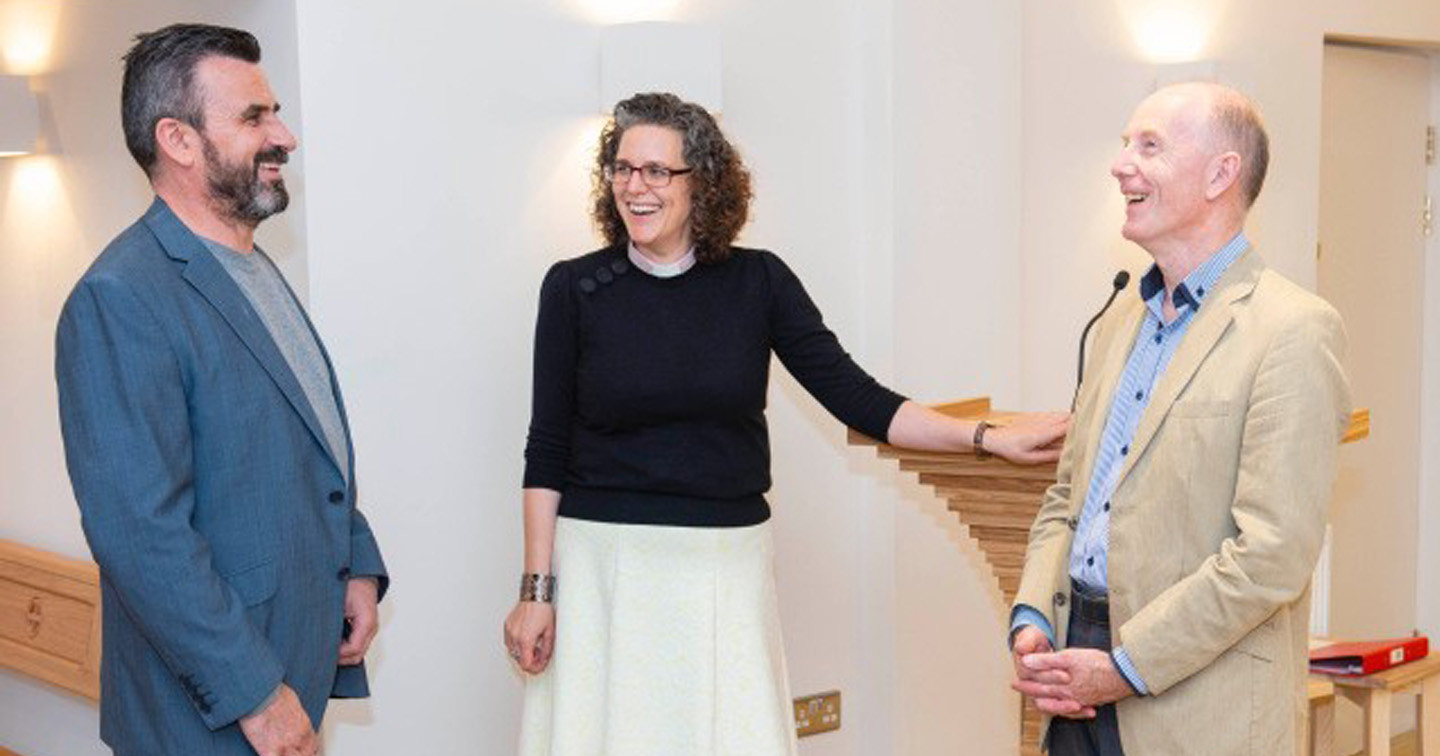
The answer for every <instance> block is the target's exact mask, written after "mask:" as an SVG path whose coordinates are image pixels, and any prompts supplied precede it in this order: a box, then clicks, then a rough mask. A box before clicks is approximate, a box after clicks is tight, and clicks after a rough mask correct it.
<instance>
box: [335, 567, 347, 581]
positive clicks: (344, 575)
mask: <svg viewBox="0 0 1440 756" xmlns="http://www.w3.org/2000/svg"><path fill="white" fill-rule="evenodd" d="M335 577H336V578H338V579H340V580H349V579H350V568H349V567H341V568H340V571H339V572H337V573H335Z"/></svg>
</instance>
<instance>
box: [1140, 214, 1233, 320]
mask: <svg viewBox="0 0 1440 756" xmlns="http://www.w3.org/2000/svg"><path fill="white" fill-rule="evenodd" d="M1249 249H1250V240H1249V239H1247V238H1245V232H1244V231H1241V232H1240V233H1238V234H1235V236H1234V238H1232V239H1231V240H1230V241H1229V242H1227V243H1226V244H1225V246H1223V247H1221V248H1220V250H1219V251H1218V252H1216V253H1215V254H1213V255H1211V256H1210V257H1209V258H1208V259H1206V260H1205V262H1203V263H1200V267H1198V268H1196V269H1195V270H1192V271H1190V275H1188V276H1186V277H1185V280H1184V281H1181V282H1180V285H1179V286H1176V287H1175V294H1174V300H1175V309H1177V310H1179V309H1181V308H1182V307H1188V308H1191V309H1199V307H1200V303H1201V302H1203V301H1204V300H1205V295H1206V294H1208V293H1210V291H1211V290H1212V289H1214V288H1215V282H1216V281H1218V280H1220V276H1222V275H1224V274H1225V271H1226V270H1227V269H1228V268H1229V267H1230V264H1231V263H1233V262H1235V261H1236V260H1237V259H1239V258H1240V255H1243V254H1245V252H1246V251H1247V250H1249ZM1164 291H1165V277H1164V276H1163V275H1162V274H1161V273H1160V266H1158V265H1153V264H1152V265H1151V266H1150V269H1149V270H1147V271H1145V275H1144V276H1143V277H1142V278H1141V279H1140V299H1141V300H1143V301H1144V302H1145V303H1147V304H1149V305H1151V309H1158V308H1159V307H1160V305H1162V304H1164V299H1163V298H1162V294H1163V292H1164Z"/></svg>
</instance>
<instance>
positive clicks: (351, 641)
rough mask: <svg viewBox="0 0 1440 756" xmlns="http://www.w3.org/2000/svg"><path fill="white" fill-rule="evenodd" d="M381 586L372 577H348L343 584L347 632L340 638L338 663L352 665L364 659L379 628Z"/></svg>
mask: <svg viewBox="0 0 1440 756" xmlns="http://www.w3.org/2000/svg"><path fill="white" fill-rule="evenodd" d="M379 603H380V587H379V585H377V583H376V580H375V578H372V577H357V578H351V579H350V582H349V583H348V584H347V585H346V586H345V619H346V621H348V622H349V623H350V634H349V635H348V636H346V637H345V638H344V639H343V640H341V641H340V665H341V666H352V665H355V664H359V663H360V662H362V661H364V660H365V652H366V651H368V650H370V641H372V640H375V633H377V632H379V631H380V610H379Z"/></svg>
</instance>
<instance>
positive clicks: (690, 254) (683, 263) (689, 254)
mask: <svg viewBox="0 0 1440 756" xmlns="http://www.w3.org/2000/svg"><path fill="white" fill-rule="evenodd" d="M629 257H630V262H631V263H632V264H634V266H635V267H637V268H639V269H640V270H643V271H645V272H646V273H649V274H650V275H652V276H655V277H656V278H674V277H675V276H678V275H680V274H681V273H684V272H685V271H687V270H690V269H691V268H693V267H695V248H694V247H691V248H690V249H689V250H686V252H685V256H684V257H682V258H680V259H679V260H676V261H675V262H673V263H659V262H655V261H654V260H651V259H650V258H649V257H647V256H646V255H645V253H644V252H641V251H640V248H639V247H636V246H635V243H634V242H631V243H630V249H629Z"/></svg>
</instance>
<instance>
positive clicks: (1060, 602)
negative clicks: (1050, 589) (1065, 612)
mask: <svg viewBox="0 0 1440 756" xmlns="http://www.w3.org/2000/svg"><path fill="white" fill-rule="evenodd" d="M1064 605H1065V594H1063V593H1060V592H1059V591H1056V592H1055V606H1064Z"/></svg>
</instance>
